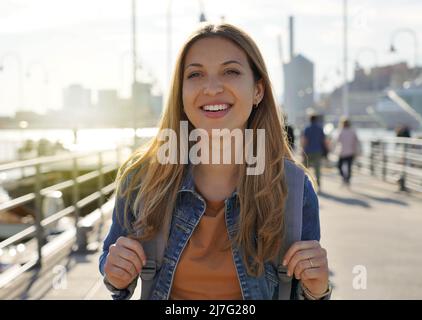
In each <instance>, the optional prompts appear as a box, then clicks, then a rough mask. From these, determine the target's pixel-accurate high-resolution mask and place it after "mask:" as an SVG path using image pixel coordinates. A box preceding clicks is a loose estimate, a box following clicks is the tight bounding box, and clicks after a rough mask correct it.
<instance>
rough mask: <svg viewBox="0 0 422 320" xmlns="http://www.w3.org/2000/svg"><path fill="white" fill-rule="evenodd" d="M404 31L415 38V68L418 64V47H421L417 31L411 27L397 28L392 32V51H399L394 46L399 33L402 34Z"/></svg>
mask: <svg viewBox="0 0 422 320" xmlns="http://www.w3.org/2000/svg"><path fill="white" fill-rule="evenodd" d="M402 33H407V34H410V35H411V36H412V38H413V44H414V57H413V64H414V68H415V69H416V67H417V66H418V47H419V43H418V37H417V35H416V32H415V31H413V30H412V29H410V28H403V29H397V30H395V31H394V32H393V33H392V34H391V40H390V52H396V51H397V49H396V47H395V46H394V41H395V39H396V37H397V35H399V34H402Z"/></svg>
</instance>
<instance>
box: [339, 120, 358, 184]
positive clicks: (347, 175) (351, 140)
mask: <svg viewBox="0 0 422 320" xmlns="http://www.w3.org/2000/svg"><path fill="white" fill-rule="evenodd" d="M335 144H336V150H337V154H338V163H337V167H338V170H339V173H340V176H341V177H342V179H343V183H344V184H345V185H350V179H351V177H352V167H353V160H354V159H355V157H356V156H357V155H358V154H359V152H360V142H359V139H358V136H357V134H356V132H355V130H354V129H353V128H352V127H351V123H350V120H348V119H347V118H343V119H342V120H341V122H340V132H339V134H338V136H337V138H336V142H335ZM344 167H346V170H345V168H344Z"/></svg>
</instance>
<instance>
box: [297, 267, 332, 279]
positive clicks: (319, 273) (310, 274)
mask: <svg viewBox="0 0 422 320" xmlns="http://www.w3.org/2000/svg"><path fill="white" fill-rule="evenodd" d="M321 278H324V279H325V278H326V270H325V268H322V267H319V268H313V269H306V270H304V271H303V272H302V274H301V275H300V279H301V280H302V281H307V280H315V279H321Z"/></svg>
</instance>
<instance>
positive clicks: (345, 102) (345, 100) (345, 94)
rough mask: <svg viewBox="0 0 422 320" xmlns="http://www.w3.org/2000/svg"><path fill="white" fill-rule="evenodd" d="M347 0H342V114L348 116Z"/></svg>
mask: <svg viewBox="0 0 422 320" xmlns="http://www.w3.org/2000/svg"><path fill="white" fill-rule="evenodd" d="M347 50H348V48H347V0H343V76H344V84H343V94H342V100H343V115H344V116H346V117H347V116H349V87H348V83H347Z"/></svg>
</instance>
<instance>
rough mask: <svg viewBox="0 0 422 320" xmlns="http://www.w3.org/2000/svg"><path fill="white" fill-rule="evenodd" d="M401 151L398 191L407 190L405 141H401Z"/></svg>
mask: <svg viewBox="0 0 422 320" xmlns="http://www.w3.org/2000/svg"><path fill="white" fill-rule="evenodd" d="M402 150H403V153H402V169H401V174H400V179H399V187H400V191H407V188H406V165H407V143H405V142H404V143H403V149H402Z"/></svg>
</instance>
